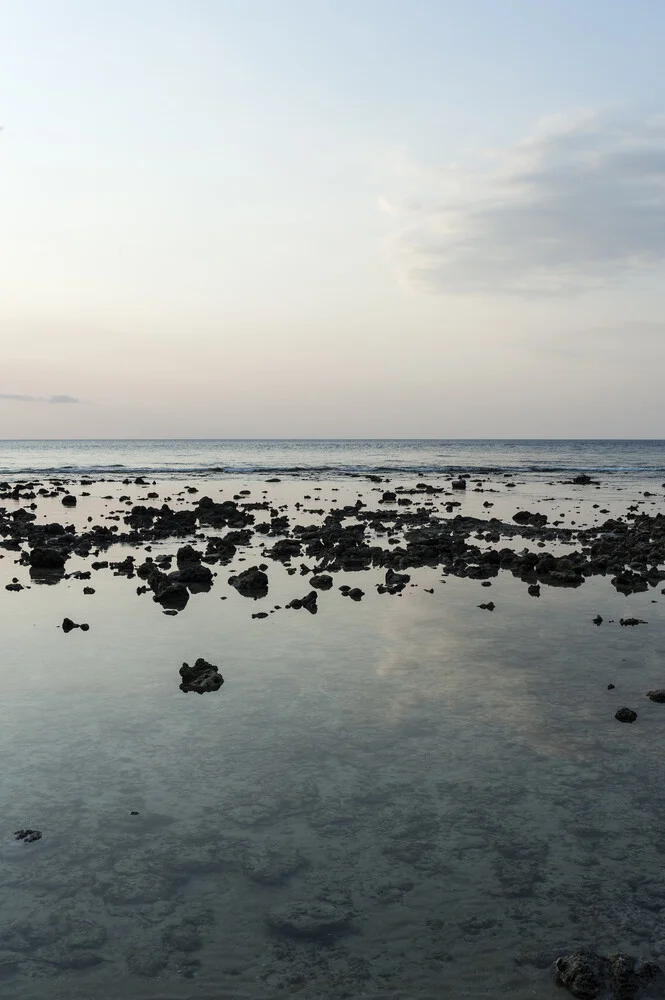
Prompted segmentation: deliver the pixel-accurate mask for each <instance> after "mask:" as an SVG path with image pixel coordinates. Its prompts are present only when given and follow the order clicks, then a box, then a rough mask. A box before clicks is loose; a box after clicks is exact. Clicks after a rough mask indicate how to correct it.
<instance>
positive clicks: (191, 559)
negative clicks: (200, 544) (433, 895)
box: [175, 545, 203, 569]
mask: <svg viewBox="0 0 665 1000" xmlns="http://www.w3.org/2000/svg"><path fill="white" fill-rule="evenodd" d="M175 558H176V562H177V564H178V568H179V569H181V568H182V567H183V566H187V565H189V563H200V562H201V559H202V558H203V553H202V552H198V551H197V550H196V549H195V548H193V547H192V546H191V545H182V546H181V547H180V548H179V549H178V551H177V553H176V557H175Z"/></svg>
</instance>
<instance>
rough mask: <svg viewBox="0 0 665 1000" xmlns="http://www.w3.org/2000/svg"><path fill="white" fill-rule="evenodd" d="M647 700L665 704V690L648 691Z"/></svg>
mask: <svg viewBox="0 0 665 1000" xmlns="http://www.w3.org/2000/svg"><path fill="white" fill-rule="evenodd" d="M647 698H651V700H652V701H657V702H658V703H659V704H661V705H662V704H665V688H656V689H655V690H654V691H647Z"/></svg>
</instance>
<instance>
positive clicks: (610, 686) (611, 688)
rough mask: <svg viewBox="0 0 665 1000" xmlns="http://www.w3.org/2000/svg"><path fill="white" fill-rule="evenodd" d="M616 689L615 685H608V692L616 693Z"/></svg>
mask: <svg viewBox="0 0 665 1000" xmlns="http://www.w3.org/2000/svg"><path fill="white" fill-rule="evenodd" d="M614 687H615V685H614V684H608V685H607V690H608V691H614Z"/></svg>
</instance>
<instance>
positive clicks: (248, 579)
mask: <svg viewBox="0 0 665 1000" xmlns="http://www.w3.org/2000/svg"><path fill="white" fill-rule="evenodd" d="M229 583H230V585H231V586H232V587H235V589H236V590H237V591H238V593H239V594H242V596H243V597H252V598H254V600H257V599H258V598H259V597H265V596H266V594H267V593H268V577H267V576H266V574H265V573H264V572H263V570H260V569H258V567H256V566H250V568H249V569H246V570H244V571H243V572H242V573H238V575H237V576H230V577H229Z"/></svg>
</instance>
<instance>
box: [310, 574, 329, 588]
mask: <svg viewBox="0 0 665 1000" xmlns="http://www.w3.org/2000/svg"><path fill="white" fill-rule="evenodd" d="M309 582H310V584H311V586H312V587H316V589H317V590H330V588H331V587H332V585H333V578H332V577H331V576H329V575H328V574H327V573H317V574H316V575H315V576H313V577H312V578H311V579H310V581H309Z"/></svg>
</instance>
